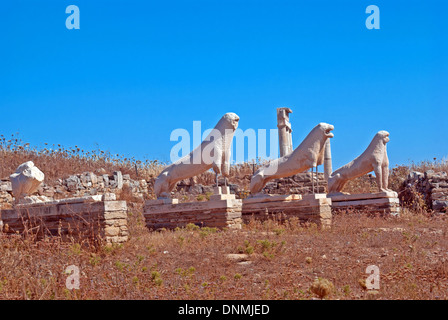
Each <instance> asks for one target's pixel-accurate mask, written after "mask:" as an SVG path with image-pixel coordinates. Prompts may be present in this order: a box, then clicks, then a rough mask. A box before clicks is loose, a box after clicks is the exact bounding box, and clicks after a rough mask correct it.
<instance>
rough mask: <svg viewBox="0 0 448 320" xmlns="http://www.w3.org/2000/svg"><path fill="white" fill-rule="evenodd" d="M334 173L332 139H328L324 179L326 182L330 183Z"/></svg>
mask: <svg viewBox="0 0 448 320" xmlns="http://www.w3.org/2000/svg"><path fill="white" fill-rule="evenodd" d="M332 172H333V165H332V163H331V145H330V139H327V141H326V142H325V151H324V177H325V181H327V183H328V178H329V177H330V176H331V173H332Z"/></svg>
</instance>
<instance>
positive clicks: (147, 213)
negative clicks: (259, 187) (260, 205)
mask: <svg viewBox="0 0 448 320" xmlns="http://www.w3.org/2000/svg"><path fill="white" fill-rule="evenodd" d="M223 189H224V190H223ZM241 206H242V202H241V200H239V199H236V198H235V195H234V194H230V190H229V187H218V188H215V194H214V195H212V196H211V197H210V200H209V201H206V202H188V203H178V201H177V199H158V200H148V201H146V203H145V208H144V212H143V215H144V217H145V220H146V225H147V227H148V229H150V230H157V229H161V228H166V229H174V228H176V227H185V226H186V225H187V224H189V223H192V224H195V225H197V226H199V227H211V228H238V229H239V228H241V223H242V219H241Z"/></svg>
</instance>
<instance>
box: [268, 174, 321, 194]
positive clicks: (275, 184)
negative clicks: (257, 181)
mask: <svg viewBox="0 0 448 320" xmlns="http://www.w3.org/2000/svg"><path fill="white" fill-rule="evenodd" d="M317 177H318V178H317V179H316V175H315V174H314V188H315V189H314V190H315V193H326V190H327V182H326V181H325V178H324V174H323V173H321V172H319V173H318V175H317ZM263 192H264V193H267V194H312V193H313V182H312V180H311V172H304V173H298V174H296V175H294V176H292V177H286V178H281V179H275V180H272V181H270V182H268V183H267V184H266V186H265V187H264V189H263Z"/></svg>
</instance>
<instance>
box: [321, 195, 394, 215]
mask: <svg viewBox="0 0 448 320" xmlns="http://www.w3.org/2000/svg"><path fill="white" fill-rule="evenodd" d="M328 197H330V198H331V201H332V209H333V211H334V212H338V211H350V210H355V211H362V212H364V213H372V214H373V213H379V214H385V215H394V216H395V215H398V214H400V201H399V200H398V195H397V193H396V192H380V193H362V194H338V195H329V196H328Z"/></svg>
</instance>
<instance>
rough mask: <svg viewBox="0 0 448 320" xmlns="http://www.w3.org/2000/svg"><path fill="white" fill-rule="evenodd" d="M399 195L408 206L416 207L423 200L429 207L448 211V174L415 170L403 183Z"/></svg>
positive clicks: (438, 210) (437, 210)
mask: <svg viewBox="0 0 448 320" xmlns="http://www.w3.org/2000/svg"><path fill="white" fill-rule="evenodd" d="M399 196H400V200H401V201H402V203H403V204H405V205H407V206H411V207H415V206H417V205H419V200H421V201H423V202H424V204H425V205H426V208H427V209H430V210H434V211H435V212H448V174H447V173H446V172H434V171H433V170H428V171H426V172H425V173H421V172H417V171H413V172H411V173H410V174H409V175H408V177H407V179H406V181H405V182H404V183H403V187H402V190H401V191H400V193H399ZM420 206H422V204H420Z"/></svg>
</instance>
